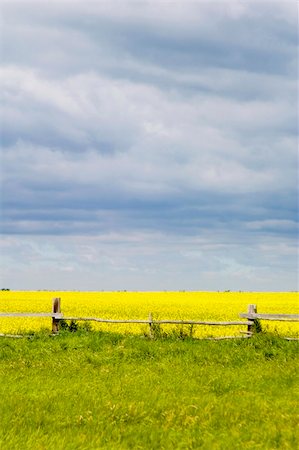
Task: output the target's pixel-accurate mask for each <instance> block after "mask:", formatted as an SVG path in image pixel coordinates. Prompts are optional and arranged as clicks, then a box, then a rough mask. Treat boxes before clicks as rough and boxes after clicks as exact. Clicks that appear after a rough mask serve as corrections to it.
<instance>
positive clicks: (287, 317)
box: [239, 313, 299, 322]
mask: <svg viewBox="0 0 299 450" xmlns="http://www.w3.org/2000/svg"><path fill="white" fill-rule="evenodd" d="M239 316H240V317H241V318H243V317H244V318H245V319H249V320H250V319H251V320H254V319H262V320H274V321H276V320H277V321H284V322H298V321H299V314H259V313H241V314H239Z"/></svg>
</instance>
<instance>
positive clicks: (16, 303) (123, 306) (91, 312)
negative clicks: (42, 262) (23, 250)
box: [0, 291, 299, 337]
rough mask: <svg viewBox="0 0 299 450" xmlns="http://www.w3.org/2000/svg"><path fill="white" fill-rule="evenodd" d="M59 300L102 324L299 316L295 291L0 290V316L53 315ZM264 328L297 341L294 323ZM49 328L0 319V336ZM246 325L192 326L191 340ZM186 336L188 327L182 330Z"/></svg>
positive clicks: (135, 327)
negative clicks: (253, 314)
mask: <svg viewBox="0 0 299 450" xmlns="http://www.w3.org/2000/svg"><path fill="white" fill-rule="evenodd" d="M54 297H60V298H61V311H62V313H63V315H64V316H65V317H67V316H71V317H100V318H105V319H148V317H149V313H152V316H153V318H154V319H156V320H159V319H160V320H162V319H171V320H188V319H190V320H199V321H200V320H207V321H226V320H227V321H231V320H240V319H239V313H241V312H246V311H247V308H248V305H249V304H256V305H257V310H258V312H259V313H269V314H270V313H272V314H274V313H277V314H278V313H280V314H298V311H299V302H298V299H299V298H298V293H297V292H281V293H277V292H275V293H274V292H268V293H264V292H77V291H76V292H69V291H63V292H57V291H55V292H54V291H36V292H28V291H0V312H51V311H52V299H53V298H54ZM91 324H92V328H93V329H97V330H103V331H112V332H119V333H133V334H147V333H148V331H149V327H148V325H144V324H141V325H140V324H101V323H96V322H91ZM262 326H263V329H265V330H266V329H267V330H270V331H277V332H278V333H279V334H281V335H284V336H298V335H299V326H298V323H295V322H293V323H289V322H269V321H263V322H262ZM43 328H46V329H48V330H50V329H51V318H50V317H48V318H8V317H0V334H1V333H24V332H31V331H37V330H40V329H43ZM181 329H182V326H181V325H163V331H166V332H168V333H171V332H172V331H176V332H177V331H179V330H181ZM240 330H246V326H229V327H219V326H217V327H216V326H195V327H193V336H195V337H207V336H215V337H217V336H225V335H240ZM183 331H184V333H187V334H188V333H189V332H190V331H191V330H190V326H187V325H185V326H184V328H183Z"/></svg>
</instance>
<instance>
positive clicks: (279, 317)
mask: <svg viewBox="0 0 299 450" xmlns="http://www.w3.org/2000/svg"><path fill="white" fill-rule="evenodd" d="M239 316H240V318H242V319H247V320H235V321H221V322H219V321H202V320H200V321H195V320H154V319H153V316H152V314H151V313H150V314H149V317H148V319H145V320H140V319H103V318H99V317H68V316H64V315H63V314H62V313H61V302H60V298H54V299H53V307H52V312H51V313H29V312H25V313H21V312H0V317H49V318H51V319H52V333H53V334H54V335H55V334H58V333H59V325H60V321H61V320H65V321H66V320H70V321H76V322H77V321H94V322H101V323H111V324H113V323H116V324H120V323H123V324H125V323H131V324H134V323H135V324H147V325H149V335H150V336H151V337H153V335H154V327H155V325H163V324H173V325H205V326H216V327H218V326H240V325H243V326H244V325H245V326H247V330H246V331H241V333H243V335H242V336H223V337H215V338H204V339H213V340H214V339H215V340H217V339H236V338H248V337H251V336H252V335H253V334H254V333H255V332H258V331H260V330H261V325H260V321H261V320H272V321H284V322H298V321H299V314H258V313H257V307H256V305H249V306H248V311H247V313H240V314H239ZM0 336H2V337H3V336H6V337H23V336H20V335H19V336H17V335H8V334H0ZM285 339H288V340H298V339H297V338H285Z"/></svg>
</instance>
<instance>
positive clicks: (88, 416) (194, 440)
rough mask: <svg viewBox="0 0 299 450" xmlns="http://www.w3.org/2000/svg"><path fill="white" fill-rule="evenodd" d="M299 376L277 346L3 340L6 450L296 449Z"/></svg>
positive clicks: (117, 338) (289, 347)
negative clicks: (298, 382)
mask: <svg viewBox="0 0 299 450" xmlns="http://www.w3.org/2000/svg"><path fill="white" fill-rule="evenodd" d="M297 369H298V343H296V342H293V341H291V342H287V341H284V340H281V339H279V338H275V337H271V336H257V337H254V338H252V339H247V340H245V339H244V340H233V341H217V342H214V341H198V340H192V339H186V340H178V339H175V338H171V339H170V338H169V339H165V340H154V341H151V340H148V339H146V338H141V337H138V336H121V335H116V334H111V333H97V332H89V333H87V332H83V331H81V332H77V333H68V332H64V333H62V334H61V335H59V336H56V337H48V336H47V335H46V334H44V335H43V334H41V333H40V334H38V335H36V336H34V337H32V338H31V339H19V340H17V339H8V338H2V339H1V340H0V382H1V384H0V386H1V389H0V393H1V396H0V417H1V422H0V448H1V449H5V450H10V449H21V450H26V449H47V450H52V449H56V450H57V449H58V450H59V449H61V450H62V449H63V450H68V449H70V450H71V449H80V450H84V449H92V450H95V449H196V448H202V449H275V448H278V449H296V448H298V441H299V440H298V431H296V425H297V424H298V414H297V409H296V406H297V405H298V403H297V402H298V391H297V392H296V382H297V381H298V372H297ZM296 378H297V379H296ZM297 386H298V384H297Z"/></svg>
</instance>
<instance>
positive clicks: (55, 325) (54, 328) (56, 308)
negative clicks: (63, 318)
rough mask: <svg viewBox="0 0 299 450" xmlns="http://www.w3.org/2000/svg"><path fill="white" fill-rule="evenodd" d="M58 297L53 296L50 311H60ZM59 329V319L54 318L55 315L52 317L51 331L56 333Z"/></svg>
mask: <svg viewBox="0 0 299 450" xmlns="http://www.w3.org/2000/svg"><path fill="white" fill-rule="evenodd" d="M60 312H61V310H60V298H59V297H56V298H53V307H52V313H53V314H56V313H60ZM58 331H59V319H55V317H54V316H53V317H52V333H53V334H57V333H58Z"/></svg>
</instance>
